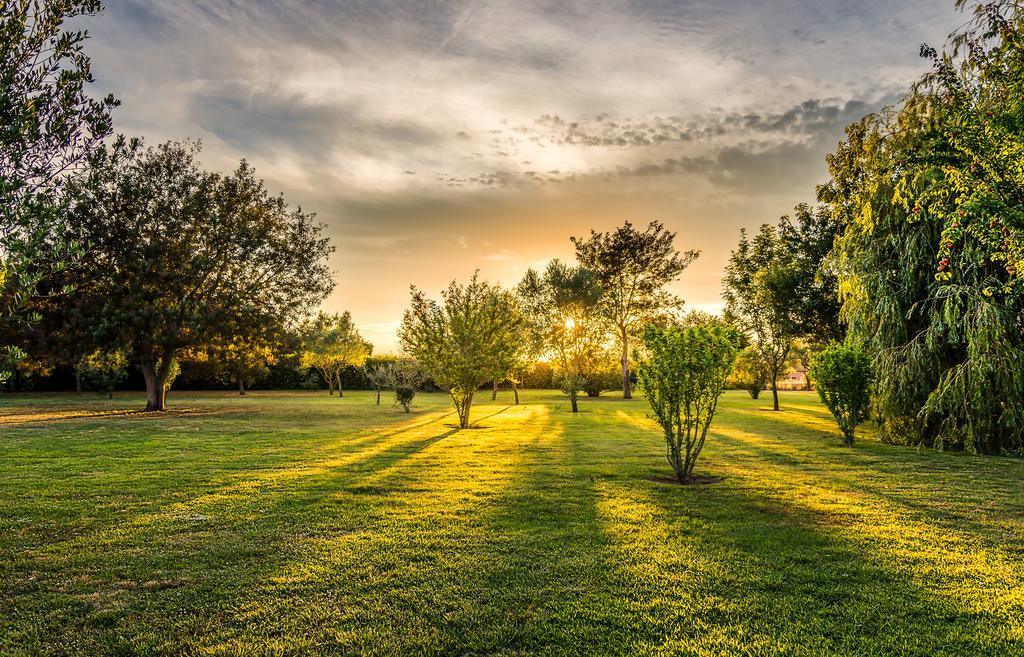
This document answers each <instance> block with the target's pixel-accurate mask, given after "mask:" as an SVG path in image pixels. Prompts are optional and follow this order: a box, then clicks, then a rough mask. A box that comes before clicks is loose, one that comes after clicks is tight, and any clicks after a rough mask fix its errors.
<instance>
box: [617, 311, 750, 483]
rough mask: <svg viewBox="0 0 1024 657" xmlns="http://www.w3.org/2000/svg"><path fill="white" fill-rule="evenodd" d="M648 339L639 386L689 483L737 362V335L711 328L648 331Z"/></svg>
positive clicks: (670, 456)
mask: <svg viewBox="0 0 1024 657" xmlns="http://www.w3.org/2000/svg"><path fill="white" fill-rule="evenodd" d="M643 339H644V346H645V347H646V348H647V352H648V356H647V359H646V360H644V361H641V362H640V364H639V367H638V368H637V381H638V382H639V384H640V387H641V389H642V390H643V392H644V394H645V395H646V396H647V400H648V401H649V402H650V404H651V408H652V409H653V411H654V417H655V419H656V420H657V421H658V423H659V424H660V425H661V427H662V429H663V430H664V433H665V443H666V445H667V450H666V456H667V458H668V462H669V464H670V465H671V466H672V469H673V470H674V471H675V473H676V477H677V478H678V479H679V481H680V482H681V483H686V482H688V481H689V480H690V477H691V476H692V475H693V467H694V465H696V463H697V458H698V457H699V456H700V453H701V450H703V449H704V440H705V439H706V438H707V435H708V428H709V427H710V426H711V421H712V420H713V419H714V417H715V409H716V407H717V405H718V398H719V396H720V395H721V394H722V390H723V389H724V388H725V382H726V380H727V379H728V377H729V372H730V371H731V370H732V365H733V361H735V359H736V349H737V348H736V343H737V335H736V332H735V331H734V330H732V329H729V328H727V327H724V326H721V325H717V324H715V323H708V324H707V325H703V326H690V327H686V328H680V327H674V326H673V327H668V328H659V327H656V326H648V327H647V328H646V330H645V331H644V338H643Z"/></svg>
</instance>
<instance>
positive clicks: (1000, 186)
mask: <svg viewBox="0 0 1024 657" xmlns="http://www.w3.org/2000/svg"><path fill="white" fill-rule="evenodd" d="M959 4H960V5H961V6H963V5H964V4H965V3H959ZM1022 27H1024V15H1022V12H1021V7H1020V5H1019V3H1017V2H993V3H987V4H985V5H982V6H979V7H978V12H977V13H976V16H975V19H974V20H973V21H972V22H970V23H969V24H968V25H967V27H966V28H965V29H964V30H962V31H961V32H959V33H958V34H956V35H954V37H953V39H952V41H951V44H952V49H951V50H950V51H947V52H944V53H942V54H939V53H937V52H936V51H934V50H931V49H929V48H924V49H923V54H925V55H926V56H928V57H931V58H932V59H933V62H934V64H935V70H934V72H933V73H932V74H930V75H928V76H926V77H925V78H923V79H922V80H921V81H920V83H919V84H918V85H916V86H915V87H914V89H913V90H912V91H911V93H910V94H909V95H908V96H907V98H906V100H905V102H904V103H903V105H902V107H901V108H899V109H898V110H895V111H891V112H886V113H883V114H881V115H879V116H872V117H868V118H866V119H865V120H864V121H862V122H860V123H857V124H855V125H853V126H850V127H849V128H848V129H847V138H846V140H845V141H844V142H843V143H842V144H840V146H839V148H838V149H837V150H836V152H835V153H833V154H832V155H831V156H830V157H829V158H828V163H829V170H830V173H831V176H832V179H831V181H830V182H829V183H828V184H827V185H825V186H824V187H822V188H821V190H820V198H821V199H822V200H823V201H825V202H827V203H829V205H830V207H831V209H832V212H833V214H834V217H835V218H836V221H838V222H840V223H842V225H843V234H842V238H841V239H840V240H839V242H838V244H837V248H836V251H837V262H838V264H839V266H840V269H839V271H840V292H841V294H842V300H843V315H844V317H845V319H846V320H847V322H848V325H849V331H850V337H851V338H852V339H853V340H854V342H855V343H856V344H858V345H862V346H863V347H864V348H865V349H866V351H867V352H868V353H869V355H870V356H871V357H872V360H873V366H874V371H875V374H876V379H875V404H874V408H875V410H876V412H877V413H878V414H879V416H880V418H881V420H882V434H883V438H885V439H887V440H891V441H894V442H909V443H913V444H922V443H923V444H926V445H932V446H935V447H937V448H962V449H967V450H970V451H977V452H989V453H992V452H1001V451H1019V450H1021V449H1022V448H1024V415H1022V407H1021V404H1020V399H1022V398H1024V331H1022V317H1024V303H1022V298H1021V296H1022V295H1021V282H1020V275H1021V272H1020V269H1021V268H1020V266H1019V263H1020V252H1021V251H1020V248H1021V247H1020V245H1021V236H1022V234H1024V193H1022V192H1024V184H1022V183H1024V178H1022V174H1021V169H1020V161H1021V155H1022V154H1024V143H1022V139H1021V135H1022V134H1024V130H1022V127H1024V102H1022V101H1021V98H1022V97H1024V74H1022V73H1024V57H1022V53H1024V48H1022V45H1024V38H1022V34H1024V33H1022Z"/></svg>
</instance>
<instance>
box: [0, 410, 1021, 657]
mask: <svg viewBox="0 0 1024 657" xmlns="http://www.w3.org/2000/svg"><path fill="white" fill-rule="evenodd" d="M487 397H489V395H487ZM417 399H418V402H419V406H418V408H417V409H416V410H415V412H414V413H412V414H408V415H407V414H405V413H402V412H400V411H399V410H397V409H394V408H392V407H391V406H390V405H389V404H385V405H383V406H381V407H376V406H374V405H373V403H372V398H371V396H370V395H369V394H368V393H348V394H347V395H346V397H345V399H344V400H339V399H337V398H336V397H333V398H332V397H328V396H327V395H326V394H325V393H324V394H313V393H305V394H298V393H296V394H286V393H282V394H269V393H267V394H259V393H257V394H253V395H251V396H249V397H246V398H238V397H234V396H231V395H230V394H227V393H225V394H219V393H218V394H212V393H211V394H197V395H188V394H185V393H181V394H174V395H173V396H172V398H171V403H172V404H173V406H174V408H175V409H176V410H175V411H174V412H173V413H170V414H167V415H165V416H160V417H154V416H146V415H138V414H129V415H118V414H112V412H114V411H119V410H122V409H126V408H133V407H137V406H138V405H139V404H140V401H141V399H140V398H128V397H124V398H120V399H114V400H113V401H112V402H108V401H106V400H101V399H97V398H93V397H90V396H85V397H81V398H76V397H73V396H53V397H46V396H26V397H17V396H15V397H5V398H0V654H3V655H37V654H38V655H106V654H112V655H149V654H159V655H179V654H185V655H188V654H198V655H249V654H252V655H314V654H339V655H340V654H366V655H758V656H760V655H837V656H838V655H844V656H845V655H1014V654H1024V462H1022V461H1020V460H1016V459H1009V458H978V457H970V456H965V455H956V454H936V453H933V452H929V451H923V452H920V453H919V452H917V451H916V450H913V449H907V448H897V447H890V446H885V445H881V444H878V443H876V442H873V441H872V440H871V436H870V432H867V433H866V435H865V436H864V440H863V441H862V442H861V443H860V444H859V445H857V446H856V447H855V448H854V449H852V450H850V449H846V448H843V447H841V446H840V439H839V437H838V435H837V432H836V430H835V426H834V425H833V424H832V422H831V420H830V418H829V417H828V415H827V412H826V411H825V410H824V408H823V407H822V406H820V405H819V404H818V403H817V401H816V399H815V398H814V397H813V396H811V395H809V394H806V393H784V394H783V396H782V405H783V409H784V410H783V411H782V412H779V413H772V412H770V411H769V410H767V404H769V403H770V401H768V402H766V401H765V400H761V401H752V400H750V399H749V398H747V397H746V395H744V394H741V393H728V394H727V397H726V398H725V399H724V400H723V404H722V407H721V412H720V415H719V418H718V420H717V422H716V425H715V427H714V434H713V436H712V437H711V439H710V442H709V445H708V447H707V449H706V450H705V456H704V457H703V459H702V461H701V462H700V463H699V464H698V473H699V474H711V475H719V476H722V477H724V480H722V481H721V482H719V483H715V484H708V485H694V486H686V487H682V486H678V485H672V484H665V483H660V482H658V481H655V480H654V478H656V477H659V476H663V475H666V474H669V473H670V470H669V467H668V465H667V463H666V462H665V460H664V456H663V446H662V445H663V444H662V442H661V437H660V434H659V432H658V431H657V430H656V428H655V427H654V425H653V423H652V422H651V421H650V420H649V419H647V417H646V411H647V407H646V402H644V401H643V400H634V401H632V402H626V401H623V400H621V399H618V400H616V399H602V400H599V401H591V400H586V401H585V402H584V403H583V404H582V407H581V410H582V411H583V412H581V413H580V414H579V415H578V416H573V415H571V414H569V413H568V412H567V410H568V409H567V403H566V402H565V401H564V400H563V399H562V398H561V397H559V396H558V395H556V394H554V393H538V392H529V393H526V394H525V395H524V398H523V401H524V403H523V404H522V405H521V406H510V405H509V403H510V401H511V398H510V395H509V394H508V393H504V394H503V395H502V396H500V397H499V403H490V402H487V401H483V402H481V403H479V404H478V405H477V406H476V407H475V408H474V413H473V419H474V421H475V422H476V424H477V425H478V427H479V428H475V429H471V430H466V431H461V432H459V431H454V430H453V429H452V428H451V427H450V426H449V425H450V423H451V422H453V419H454V418H453V415H452V414H451V413H450V412H449V410H448V408H447V399H446V398H445V397H443V396H442V395H421V396H420V397H418V398H417ZM72 411H77V413H72Z"/></svg>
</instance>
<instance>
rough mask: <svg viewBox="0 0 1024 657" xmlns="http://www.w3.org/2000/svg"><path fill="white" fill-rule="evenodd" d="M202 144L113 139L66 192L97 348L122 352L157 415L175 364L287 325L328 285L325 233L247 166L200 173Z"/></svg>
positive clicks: (71, 232) (330, 285) (322, 294)
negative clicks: (186, 355)
mask: <svg viewBox="0 0 1024 657" xmlns="http://www.w3.org/2000/svg"><path fill="white" fill-rule="evenodd" d="M198 151H199V147H198V145H195V144H190V143H177V142H168V143H165V144H161V145H159V146H156V147H150V148H146V147H144V146H143V145H142V143H141V142H140V141H138V140H132V141H126V140H124V139H118V140H117V141H116V142H115V143H114V144H112V145H111V146H110V147H103V148H100V149H99V150H97V152H96V153H95V154H94V155H93V157H92V158H91V162H90V167H89V169H88V171H87V172H86V174H85V175H84V176H83V177H82V178H81V179H80V180H78V181H76V184H75V185H74V193H75V203H74V208H73V211H72V212H71V213H70V214H69V216H68V220H67V232H68V234H69V235H70V236H71V237H72V238H73V239H74V240H75V241H77V242H79V243H81V244H88V245H89V250H88V252H87V253H86V255H85V256H84V259H83V266H84V267H85V268H86V275H85V278H87V279H88V280H89V281H90V286H89V290H88V294H90V295H92V296H93V299H94V302H93V303H92V304H91V305H92V307H93V308H95V309H96V310H95V313H96V314H95V316H94V317H93V320H94V322H95V323H94V326H95V329H96V331H95V332H96V334H97V336H98V337H99V338H100V340H101V342H104V343H108V344H113V345H119V346H123V347H125V348H127V349H129V350H130V352H131V353H132V354H133V355H134V358H135V360H136V361H137V362H138V363H139V365H140V367H141V369H142V373H143V376H144V378H145V381H146V409H147V410H150V411H159V410H163V409H164V405H165V402H164V393H163V391H164V389H165V385H164V384H165V382H166V380H167V377H168V375H169V374H170V372H171V368H172V367H173V363H174V360H175V357H176V356H177V355H178V354H179V353H180V352H181V351H183V350H186V349H190V348H197V347H201V346H202V345H208V344H214V343H220V342H230V341H234V340H246V339H248V338H250V337H253V336H259V335H261V334H262V333H263V332H264V331H265V330H266V327H268V326H280V325H283V324H287V323H288V322H289V321H292V320H293V319H294V318H296V317H297V316H300V315H301V314H303V313H305V312H307V311H308V309H309V308H311V307H312V306H314V305H315V304H317V303H319V301H320V300H321V299H323V298H324V297H325V296H326V295H327V294H328V293H329V292H330V290H331V289H332V288H333V286H334V283H333V281H332V280H331V277H330V271H329V270H328V268H327V265H326V259H327V256H328V254H329V253H331V251H332V250H333V249H332V247H331V246H330V245H329V243H328V240H327V238H326V237H324V236H323V235H322V230H323V224H320V223H318V222H316V221H315V220H314V217H313V216H312V215H310V214H307V213H304V212H302V210H301V209H292V208H290V207H289V206H288V205H287V203H286V202H285V200H284V198H283V197H281V196H273V195H271V194H270V193H268V191H267V190H266V188H265V187H264V185H263V182H262V181H261V180H259V179H257V178H256V176H255V173H254V171H253V169H252V167H250V166H249V165H248V164H247V163H245V162H244V161H243V162H242V164H241V165H240V166H239V167H238V169H237V170H236V171H235V172H234V173H233V174H231V175H226V176H225V175H219V174H213V173H208V172H206V171H204V170H202V169H201V168H200V166H199V164H198V162H197V160H196V157H197V155H198Z"/></svg>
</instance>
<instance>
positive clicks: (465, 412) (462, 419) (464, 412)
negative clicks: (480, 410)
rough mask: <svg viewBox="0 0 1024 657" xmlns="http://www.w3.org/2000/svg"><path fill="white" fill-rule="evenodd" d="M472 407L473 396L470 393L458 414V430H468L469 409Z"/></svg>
mask: <svg viewBox="0 0 1024 657" xmlns="http://www.w3.org/2000/svg"><path fill="white" fill-rule="evenodd" d="M472 407H473V395H472V393H471V394H470V395H469V396H468V397H467V398H466V402H465V404H464V405H463V407H462V409H461V412H460V413H459V428H460V429H468V428H469V409H470V408H472Z"/></svg>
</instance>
